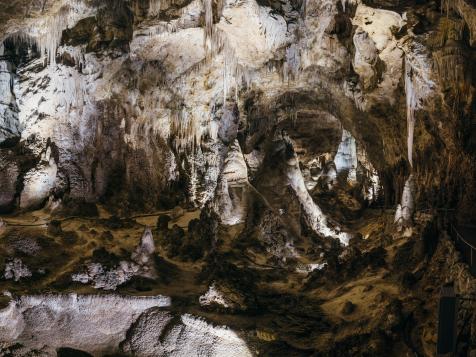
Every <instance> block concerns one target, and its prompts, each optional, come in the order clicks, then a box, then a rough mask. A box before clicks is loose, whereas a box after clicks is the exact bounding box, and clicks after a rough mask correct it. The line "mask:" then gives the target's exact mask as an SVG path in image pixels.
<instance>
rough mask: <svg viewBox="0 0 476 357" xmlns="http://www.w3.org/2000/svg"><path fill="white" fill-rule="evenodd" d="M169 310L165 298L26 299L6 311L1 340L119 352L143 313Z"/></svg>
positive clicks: (0, 319)
mask: <svg viewBox="0 0 476 357" xmlns="http://www.w3.org/2000/svg"><path fill="white" fill-rule="evenodd" d="M168 305H170V299H169V298H167V297H164V296H156V297H142V298H141V297H138V298H133V297H129V298H128V297H121V296H118V295H109V296H87V295H86V296H78V295H75V294H72V295H63V296H57V295H42V296H23V297H21V298H19V299H17V300H12V301H11V302H10V304H9V305H8V306H7V307H6V308H4V309H3V310H1V311H0V339H1V340H3V341H5V340H7V341H16V342H18V343H24V344H25V345H26V346H28V347H30V348H42V347H43V346H45V345H46V346H49V347H52V348H59V347H62V346H70V347H72V348H77V349H79V350H83V351H87V352H89V353H94V354H101V352H103V351H118V347H119V343H120V342H121V341H122V340H123V339H124V338H125V337H126V332H127V329H128V328H129V326H130V325H131V324H132V323H133V322H134V321H135V320H136V319H137V317H139V316H140V315H141V313H142V312H144V311H146V310H147V309H149V308H151V307H154V306H155V307H164V306H168ZM32 336H34V338H32Z"/></svg>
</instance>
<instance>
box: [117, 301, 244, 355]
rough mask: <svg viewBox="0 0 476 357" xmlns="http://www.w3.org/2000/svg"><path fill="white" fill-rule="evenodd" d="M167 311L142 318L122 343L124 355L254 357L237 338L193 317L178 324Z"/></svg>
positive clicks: (185, 318)
mask: <svg viewBox="0 0 476 357" xmlns="http://www.w3.org/2000/svg"><path fill="white" fill-rule="evenodd" d="M173 319H174V317H173V315H171V314H170V313H168V312H164V311H160V310H150V311H148V312H147V313H144V314H143V315H141V317H139V319H138V320H137V322H136V324H134V326H133V327H132V328H131V329H130V330H129V331H128V337H127V339H126V340H125V341H124V342H123V343H122V349H123V350H124V352H128V353H131V354H133V355H137V356H177V357H178V356H203V355H204V356H217V357H218V356H232V357H235V356H236V357H238V356H239V357H242V356H243V357H246V356H252V354H251V352H250V350H249V349H248V347H247V346H246V344H245V343H244V342H243V340H241V339H240V338H239V337H238V335H237V334H236V333H235V332H233V331H231V330H229V329H227V328H226V327H219V326H217V327H214V326H212V325H210V324H208V323H206V322H205V321H203V320H200V319H197V318H196V317H193V316H191V315H182V316H181V317H180V319H179V321H178V322H177V321H175V322H174V321H173Z"/></svg>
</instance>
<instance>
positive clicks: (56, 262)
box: [0, 208, 434, 356]
mask: <svg viewBox="0 0 476 357" xmlns="http://www.w3.org/2000/svg"><path fill="white" fill-rule="evenodd" d="M161 213H170V212H169V211H167V212H160V213H157V214H154V215H144V216H141V217H138V216H137V217H136V218H134V219H132V220H129V221H128V222H129V223H128V224H127V225H125V226H123V227H119V228H110V227H109V226H108V225H107V224H108V219H109V218H110V217H111V215H110V213H109V212H107V211H106V210H105V209H104V208H100V216H99V217H95V218H78V217H70V218H67V219H63V221H62V229H63V232H76V236H75V238H74V239H70V240H68V239H65V236H66V237H67V236H68V235H67V234H66V235H62V236H54V235H51V234H49V233H48V231H47V226H46V223H47V222H48V221H49V220H51V219H52V218H57V217H51V216H50V215H49V214H48V213H47V212H46V211H35V212H30V213H24V214H17V215H15V216H3V217H2V219H3V220H4V221H5V222H7V226H6V227H4V228H2V231H0V242H1V243H2V244H0V257H1V259H3V260H5V259H7V258H8V257H11V256H12V254H15V249H16V248H18V247H15V246H14V245H12V244H13V241H18V240H19V238H21V239H20V240H22V241H25V242H30V243H31V242H36V243H35V244H33V243H32V244H33V245H35V246H36V245H39V249H35V251H34V252H33V253H31V252H24V253H20V256H21V258H22V260H23V261H24V263H25V264H26V265H27V266H29V267H30V268H31V269H32V270H38V269H44V271H45V272H46V273H45V274H42V275H34V276H33V277H32V278H30V279H24V280H20V281H18V282H14V281H11V280H8V281H7V280H4V279H3V280H2V281H0V290H1V291H9V292H11V293H12V294H14V295H27V294H38V293H45V292H48V293H69V292H74V293H78V294H98V293H99V294H108V293H111V292H107V291H101V290H97V289H94V288H93V287H92V286H90V285H86V284H81V283H78V282H72V281H71V275H72V274H73V273H76V272H77V271H78V270H79V269H80V266H81V265H82V264H84V263H85V262H86V261H88V259H90V258H91V256H92V254H93V251H94V250H95V249H98V248H104V249H105V250H107V251H108V252H110V253H113V254H114V255H116V256H118V257H120V258H123V257H125V258H127V257H129V256H130V254H131V252H133V251H134V248H135V247H136V246H137V244H138V242H139V240H140V237H141V236H142V233H143V231H144V227H146V226H151V227H153V226H155V224H156V221H157V216H158V215H159V214H161ZM199 215H200V211H198V210H194V211H184V212H183V214H180V215H178V216H176V217H174V219H172V221H171V222H169V228H171V227H172V226H173V225H175V224H176V225H178V226H180V227H183V228H184V229H185V230H186V229H187V225H188V223H189V222H190V220H192V219H195V218H198V217H199ZM392 220H393V214H392V213H391V212H385V211H381V210H367V211H365V212H364V213H363V216H362V218H361V219H358V220H355V221H353V222H351V224H350V225H349V227H350V229H351V230H352V232H353V233H360V234H361V235H362V237H363V239H362V240H361V241H360V242H359V244H358V250H359V254H361V255H359V256H357V257H354V258H352V257H350V258H349V259H350V260H351V261H354V260H355V261H357V263H353V264H351V265H350V267H349V268H346V269H344V270H342V271H339V270H337V271H336V272H334V275H331V276H328V277H327V278H326V277H325V276H324V275H328V273H326V274H320V273H319V271H318V269H317V270H314V271H311V272H309V271H302V270H299V269H297V268H296V267H299V266H306V265H308V264H310V263H315V261H313V258H315V254H314V255H309V254H307V252H308V250H309V242H308V241H306V240H303V241H302V242H296V246H295V250H296V252H297V254H296V257H295V261H294V264H291V265H281V266H280V265H270V264H269V262H268V261H267V259H266V257H265V255H266V254H264V253H263V252H259V251H256V250H254V249H253V247H246V244H245V249H244V248H243V247H244V245H243V243H242V244H236V242H237V241H239V237H240V233H241V232H242V230H243V228H244V225H243V224H239V225H235V226H229V227H220V237H219V242H218V243H217V246H216V249H217V252H218V253H219V255H220V256H226V257H227V259H228V263H231V264H234V265H236V266H237V267H238V269H241V270H242V271H243V274H244V275H245V274H249V275H252V276H253V277H254V279H255V281H256V285H255V288H254V289H255V291H245V292H244V293H242V294H244V295H246V296H247V298H248V297H249V299H248V301H253V302H254V303H255V304H256V306H254V307H250V306H248V307H247V308H246V309H244V311H228V310H226V309H219V308H218V309H216V308H215V309H210V308H204V307H203V306H201V305H200V304H199V297H200V296H201V295H203V294H204V293H205V292H206V291H207V289H208V283H207V282H206V281H205V280H203V279H201V275H200V274H201V272H202V271H203V270H204V268H206V266H207V264H209V262H207V261H205V260H198V261H196V262H190V261H183V260H179V259H170V258H168V257H167V254H166V252H165V251H164V249H163V247H162V244H161V239H163V235H162V233H161V232H159V231H157V230H153V235H154V239H155V244H156V253H157V255H158V256H159V257H160V258H161V262H162V263H161V264H160V265H159V266H158V279H155V280H146V281H139V282H135V283H133V284H130V283H126V284H124V285H121V286H119V287H118V288H117V291H116V292H117V293H119V294H124V295H132V296H139V295H140V296H144V295H145V296H151V295H166V296H170V297H171V298H172V307H171V309H172V310H177V311H179V312H180V313H192V314H194V315H198V316H202V317H204V318H206V319H208V320H210V321H212V322H213V323H215V324H218V325H223V324H225V325H227V326H230V327H231V328H232V329H235V330H239V331H244V333H245V335H246V338H247V340H248V341H251V343H252V345H254V346H258V347H256V348H257V351H261V352H262V353H264V354H265V355H272V354H273V350H274V348H280V347H279V346H281V344H283V343H284V344H285V345H286V346H287V347H288V348H290V349H291V350H296V351H301V352H302V351H312V350H315V349H317V350H326V345H328V344H329V342H330V341H331V340H332V341H333V342H334V343H336V342H338V341H342V343H344V345H345V341H347V340H349V339H352V338H353V336H356V335H359V336H363V335H365V336H369V335H370V336H373V335H374V334H375V331H380V330H382V325H383V326H385V325H386V324H387V325H389V326H390V327H388V328H389V329H390V330H391V329H392V326H393V325H392V324H393V322H392V321H387V320H392V318H395V319H397V317H394V316H393V315H392V313H393V310H392V309H393V306H394V305H398V306H399V307H398V309H399V310H400V311H402V310H403V311H405V310H408V309H409V310H411V309H413V308H414V306H415V305H418V304H420V305H421V304H424V299H425V298H426V297H425V296H426V295H425V294H423V296H418V291H421V290H419V289H414V290H412V289H409V288H408V287H404V286H402V272H403V271H404V270H405V268H402V267H400V268H395V264H396V263H395V261H396V260H398V259H401V255H402V251H403V252H404V251H405V250H404V247H405V246H406V245H408V244H409V242H410V241H411V240H412V239H414V238H412V237H399V238H395V237H391V236H389V235H388V234H385V233H384V232H385V231H386V229H387V227H388V226H389V225H391V222H392ZM106 232H109V233H110V234H106ZM9 237H10V238H9ZM11 237H14V239H13V240H12V238H11ZM382 246H383V247H384V249H385V252H384V253H383V254H384V255H385V259H384V260H383V261H382V262H381V263H379V264H376V263H375V262H373V261H372V259H373V258H372V256H371V255H369V256H367V255H365V254H367V253H366V252H371V251H372V250H374V249H377V248H378V247H382ZM402 249H403V250H402ZM17 253H18V252H17ZM362 254H363V255H362ZM352 259H354V260H352ZM369 259H370V260H369ZM359 260H362V261H365V263H363V264H360V263H358V261H359ZM2 263H3V262H2ZM412 268H413V267H412ZM398 269H401V271H398ZM402 269H403V270H402ZM336 274H337V275H336ZM233 278H235V277H233ZM3 300H5V299H3ZM6 302H7V301H3V303H6ZM349 306H350V307H349ZM402 306H403V307H402ZM433 308H434V307H432V309H433ZM399 313H401V312H399ZM399 323H402V322H399ZM390 335H391V333H390ZM430 335H431V336H430V337H428V338H427V340H428V339H430V340H432V339H434V336H433V335H434V333H433V334H431V333H430ZM395 338H396V337H395ZM396 340H397V342H395V346H397V345H398V346H399V347H398V350H399V351H407V350H408V351H410V347H409V346H408V345H409V343H408V341H407V342H406V343H403V342H402V338H396ZM376 341H380V340H378V339H377V340H376ZM376 343H377V342H376ZM291 346H292V347H291ZM427 348H430V349H431V348H432V347H431V346H430V347H427ZM390 355H392V354H390ZM393 355H395V356H397V355H398V356H402V355H404V354H393Z"/></svg>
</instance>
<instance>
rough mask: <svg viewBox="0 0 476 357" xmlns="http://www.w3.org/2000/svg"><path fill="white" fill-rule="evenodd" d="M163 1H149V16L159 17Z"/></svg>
mask: <svg viewBox="0 0 476 357" xmlns="http://www.w3.org/2000/svg"><path fill="white" fill-rule="evenodd" d="M160 3H161V0H149V16H159V13H160Z"/></svg>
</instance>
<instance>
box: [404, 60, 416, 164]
mask: <svg viewBox="0 0 476 357" xmlns="http://www.w3.org/2000/svg"><path fill="white" fill-rule="evenodd" d="M405 94H406V104H407V148H408V162H409V163H410V166H411V167H413V135H414V131H415V110H416V109H417V107H418V98H417V93H416V91H415V87H414V83H413V70H412V67H411V64H410V63H409V61H408V60H407V59H406V60H405Z"/></svg>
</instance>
